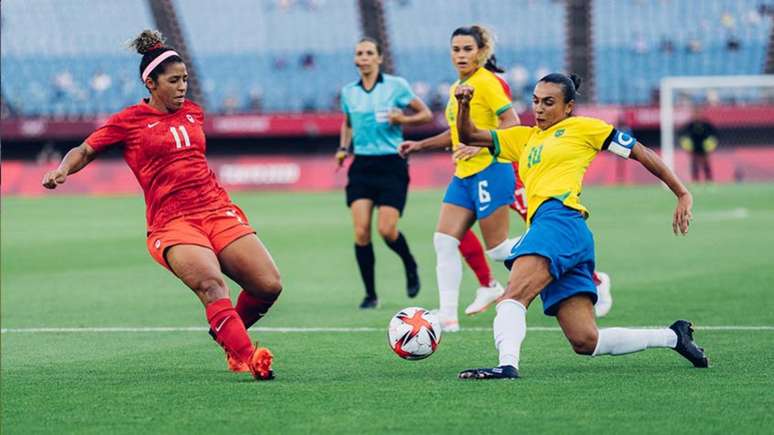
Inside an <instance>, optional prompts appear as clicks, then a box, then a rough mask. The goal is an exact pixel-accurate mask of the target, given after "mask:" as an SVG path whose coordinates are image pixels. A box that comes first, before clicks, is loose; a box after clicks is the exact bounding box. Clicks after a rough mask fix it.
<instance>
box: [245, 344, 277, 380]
mask: <svg viewBox="0 0 774 435" xmlns="http://www.w3.org/2000/svg"><path fill="white" fill-rule="evenodd" d="M273 358H274V355H272V354H271V352H270V351H269V349H267V348H265V347H258V343H255V351H254V352H253V355H252V356H251V357H250V362H248V364H247V365H248V367H249V369H250V373H252V374H253V377H254V378H255V380H256V381H268V380H271V379H274V372H273V371H272V370H271V361H272V359H273Z"/></svg>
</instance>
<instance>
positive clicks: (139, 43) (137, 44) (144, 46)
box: [129, 29, 165, 54]
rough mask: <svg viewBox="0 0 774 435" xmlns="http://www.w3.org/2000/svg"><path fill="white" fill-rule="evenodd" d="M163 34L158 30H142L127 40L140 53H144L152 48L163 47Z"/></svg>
mask: <svg viewBox="0 0 774 435" xmlns="http://www.w3.org/2000/svg"><path fill="white" fill-rule="evenodd" d="M164 41H165V39H164V36H163V35H162V34H161V32H159V31H158V30H147V29H146V30H143V31H142V33H140V34H139V35H137V37H136V38H134V39H133V40H131V41H130V42H129V46H130V47H133V48H134V49H135V50H137V52H138V53H140V54H145V53H148V52H150V51H153V50H158V49H159V48H163V47H164Z"/></svg>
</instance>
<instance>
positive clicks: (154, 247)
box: [147, 204, 255, 271]
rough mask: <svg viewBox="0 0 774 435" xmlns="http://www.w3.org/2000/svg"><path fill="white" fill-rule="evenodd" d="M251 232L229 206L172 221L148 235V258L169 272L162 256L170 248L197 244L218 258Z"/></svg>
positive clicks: (236, 210) (237, 210) (243, 218)
mask: <svg viewBox="0 0 774 435" xmlns="http://www.w3.org/2000/svg"><path fill="white" fill-rule="evenodd" d="M253 233H255V230H254V229H253V228H252V227H251V226H250V223H249V222H248V221H247V216H245V213H244V212H243V211H242V209H240V208H239V207H237V206H236V205H234V204H232V205H230V206H228V207H224V208H220V209H217V210H210V211H205V212H201V213H195V214H191V215H188V216H185V217H181V218H177V219H173V220H171V221H169V222H167V223H166V224H164V225H163V226H162V227H161V228H157V229H155V230H153V231H152V232H151V233H150V234H148V240H147V245H148V251H149V252H150V254H151V257H153V259H154V260H156V261H157V262H158V263H159V264H160V265H162V266H164V267H166V268H167V269H169V270H170V271H171V270H172V269H170V268H169V265H168V264H167V260H166V258H165V253H166V252H167V249H169V248H171V247H172V246H175V245H199V246H203V247H205V248H209V249H212V251H213V252H215V255H218V254H219V253H220V251H222V250H223V248H225V247H226V246H228V245H229V244H230V243H231V242H233V241H234V240H236V239H238V238H240V237H242V236H245V235H247V234H253Z"/></svg>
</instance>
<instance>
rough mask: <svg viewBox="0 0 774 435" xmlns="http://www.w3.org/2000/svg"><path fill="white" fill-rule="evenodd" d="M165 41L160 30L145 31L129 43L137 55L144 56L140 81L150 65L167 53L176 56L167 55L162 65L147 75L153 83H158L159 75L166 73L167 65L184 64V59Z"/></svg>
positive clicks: (141, 63) (141, 62)
mask: <svg viewBox="0 0 774 435" xmlns="http://www.w3.org/2000/svg"><path fill="white" fill-rule="evenodd" d="M164 41H165V39H164V35H162V34H161V32H159V31H158V30H149V29H146V30H143V31H142V32H141V33H140V34H139V35H137V36H136V37H135V38H134V39H131V40H130V41H129V43H128V45H129V47H130V48H133V49H135V50H137V53H140V54H141V55H142V60H141V61H140V79H143V73H144V72H145V69H146V68H147V67H148V65H150V64H151V63H152V62H153V61H154V60H155V59H156V58H157V57H159V56H160V55H162V54H164V53H166V52H167V51H172V52H173V53H174V54H172V55H171V56H170V55H167V57H166V58H165V59H164V60H163V61H162V62H161V63H159V64H158V65H156V66H155V67H153V70H152V71H149V72H148V73H147V77H150V78H151V79H153V81H156V79H157V78H158V76H159V73H161V72H163V71H165V70H166V67H167V65H169V64H172V63H178V62H180V63H182V62H183V59H182V58H181V57H180V56H179V55H178V54H177V53H176V52H175V50H174V49H173V48H172V47H167V46H165V45H164ZM143 81H145V80H143Z"/></svg>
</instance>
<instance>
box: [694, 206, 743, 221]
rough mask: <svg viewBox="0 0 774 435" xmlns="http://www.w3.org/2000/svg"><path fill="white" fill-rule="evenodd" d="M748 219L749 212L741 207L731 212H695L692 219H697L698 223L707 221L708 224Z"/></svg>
mask: <svg viewBox="0 0 774 435" xmlns="http://www.w3.org/2000/svg"><path fill="white" fill-rule="evenodd" d="M749 217H750V211H749V210H747V209H746V208H742V207H740V208H735V209H731V210H716V211H706V212H697V213H695V214H694V219H697V220H699V221H708V222H715V221H728V220H735V219H747V218H749Z"/></svg>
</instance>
